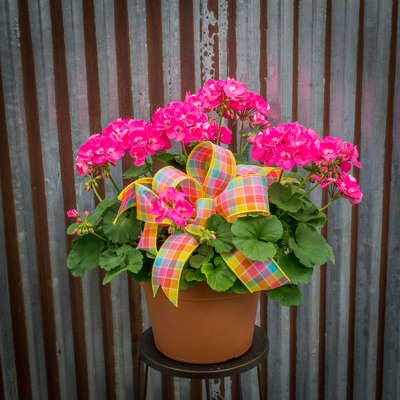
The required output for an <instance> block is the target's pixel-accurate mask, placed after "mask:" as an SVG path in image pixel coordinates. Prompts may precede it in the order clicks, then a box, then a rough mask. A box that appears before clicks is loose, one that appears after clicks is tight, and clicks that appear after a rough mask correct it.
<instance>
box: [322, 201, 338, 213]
mask: <svg viewBox="0 0 400 400" xmlns="http://www.w3.org/2000/svg"><path fill="white" fill-rule="evenodd" d="M334 201H335V199H331V200H330V202H329V203H328V204H327V205H326V206H324V207H322V208H320V209H319V211H322V210H325V208H328V207H329V206H330V204H331V203H333V202H334Z"/></svg>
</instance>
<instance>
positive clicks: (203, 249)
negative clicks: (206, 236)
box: [189, 243, 214, 268]
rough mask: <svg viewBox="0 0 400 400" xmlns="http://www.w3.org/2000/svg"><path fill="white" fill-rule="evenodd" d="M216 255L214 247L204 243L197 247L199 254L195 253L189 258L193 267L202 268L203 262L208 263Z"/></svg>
mask: <svg viewBox="0 0 400 400" xmlns="http://www.w3.org/2000/svg"><path fill="white" fill-rule="evenodd" d="M213 256H214V250H213V249H212V247H210V246H208V245H207V244H205V243H203V244H201V245H200V246H199V247H198V248H197V254H193V255H192V256H191V257H190V259H189V264H190V266H191V267H192V268H200V267H201V266H202V265H203V264H205V263H208V262H209V261H210V260H211V259H212V258H213Z"/></svg>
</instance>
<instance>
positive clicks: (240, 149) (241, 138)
mask: <svg viewBox="0 0 400 400" xmlns="http://www.w3.org/2000/svg"><path fill="white" fill-rule="evenodd" d="M240 121H241V122H242V129H241V130H240V148H239V153H240V154H242V144H243V129H244V122H243V121H242V120H240Z"/></svg>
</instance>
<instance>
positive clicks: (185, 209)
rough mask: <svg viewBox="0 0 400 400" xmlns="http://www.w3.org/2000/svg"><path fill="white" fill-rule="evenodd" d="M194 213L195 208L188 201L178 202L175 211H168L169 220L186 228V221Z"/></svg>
mask: <svg viewBox="0 0 400 400" xmlns="http://www.w3.org/2000/svg"><path fill="white" fill-rule="evenodd" d="M193 212H194V207H193V206H192V205H191V204H190V203H189V202H188V201H187V200H178V201H177V202H176V203H175V206H174V208H173V209H170V210H168V218H169V219H170V220H171V221H172V222H175V223H176V225H178V226H186V225H187V224H186V220H187V219H189V218H190V217H191V216H192V214H193Z"/></svg>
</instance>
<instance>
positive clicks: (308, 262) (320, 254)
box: [289, 223, 335, 268]
mask: <svg viewBox="0 0 400 400" xmlns="http://www.w3.org/2000/svg"><path fill="white" fill-rule="evenodd" d="M289 246H290V247H291V248H292V249H293V251H294V254H295V255H296V257H297V258H298V259H299V260H300V262H301V263H302V264H303V265H305V266H306V267H309V268H312V267H314V265H315V264H318V265H322V264H324V263H326V262H327V261H332V262H333V263H334V262H335V257H334V256H333V252H332V249H331V247H330V246H329V245H328V243H326V240H325V238H324V237H323V236H322V235H321V234H319V233H318V232H316V231H315V230H313V229H311V228H310V227H309V226H307V225H306V224H304V223H301V224H299V226H298V228H297V229H296V240H294V239H293V238H290V239H289Z"/></svg>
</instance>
